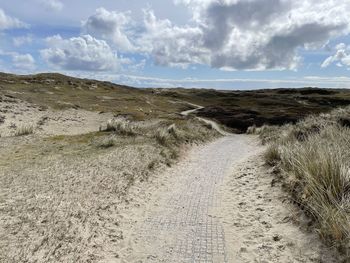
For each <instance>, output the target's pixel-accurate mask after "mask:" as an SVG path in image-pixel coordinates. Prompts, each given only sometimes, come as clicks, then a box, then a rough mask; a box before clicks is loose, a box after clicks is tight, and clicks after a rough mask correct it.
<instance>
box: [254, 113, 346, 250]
mask: <svg viewBox="0 0 350 263" xmlns="http://www.w3.org/2000/svg"><path fill="white" fill-rule="evenodd" d="M348 119H350V108H345V109H337V110H334V111H332V112H330V113H328V114H321V115H319V116H310V117H307V118H306V119H304V120H302V121H300V122H298V123H296V124H295V125H285V126H282V127H269V128H266V127H265V128H261V129H260V130H259V128H255V131H254V132H255V133H258V134H259V136H260V138H261V139H262V142H264V143H266V142H269V146H268V149H267V151H266V153H265V159H266V162H267V163H268V164H270V165H278V166H279V168H280V170H281V171H282V175H283V177H284V179H285V185H286V186H287V188H288V189H289V191H290V192H291V193H292V194H293V198H295V200H296V201H297V202H298V203H299V204H300V205H301V207H303V209H304V210H305V212H306V213H307V214H308V215H310V217H311V218H312V219H313V220H314V222H315V223H316V227H317V229H318V232H319V234H320V236H321V237H322V238H323V239H324V240H325V241H327V242H330V243H331V244H332V245H337V246H338V247H339V248H340V249H341V251H342V252H344V253H345V254H346V255H349V253H350V129H349V128H348V126H349V125H348V124H349V123H348V122H347V120H348ZM257 129H258V130H257Z"/></svg>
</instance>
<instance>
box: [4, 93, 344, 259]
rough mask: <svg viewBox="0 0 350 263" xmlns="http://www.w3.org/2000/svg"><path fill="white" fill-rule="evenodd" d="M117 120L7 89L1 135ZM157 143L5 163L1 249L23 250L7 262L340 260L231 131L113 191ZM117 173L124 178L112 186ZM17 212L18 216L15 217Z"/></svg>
mask: <svg viewBox="0 0 350 263" xmlns="http://www.w3.org/2000/svg"><path fill="white" fill-rule="evenodd" d="M193 106H196V105H193ZM198 107H199V106H198ZM195 110H198V109H195ZM195 110H191V111H189V112H188V113H187V114H190V113H193V112H195ZM185 115H186V114H185ZM111 117H112V115H111V114H108V113H103V114H98V113H94V112H87V111H84V110H81V109H69V110H64V111H54V110H51V109H42V108H40V107H38V106H35V105H32V104H30V103H27V102H23V101H20V100H18V99H15V98H11V97H6V96H0V134H1V136H2V137H7V136H12V135H13V134H14V133H15V131H16V129H17V127H19V126H21V125H33V126H34V127H35V131H34V133H35V134H37V135H38V136H41V135H44V136H46V135H61V134H62V135H74V134H83V133H87V132H92V131H97V130H98V129H99V126H100V125H103V124H105V123H106V122H107V120H108V119H110V118H111ZM210 124H212V125H213V127H214V128H215V129H217V130H219V131H221V129H220V127H219V126H216V125H215V123H210ZM222 133H223V134H225V135H227V133H225V132H224V131H222ZM31 138H32V137H31V136H29V137H23V138H16V137H9V138H1V140H2V141H1V142H3V140H6V142H5V141H4V142H3V144H2V146H4V145H5V146H6V145H7V144H8V143H14V142H15V141H17V140H31ZM6 143H7V144H6ZM130 147H131V146H130ZM123 149H124V148H123ZM158 150H159V149H155V148H154V147H153V148H152V147H150V146H149V147H148V146H147V147H146V146H142V147H140V148H135V149H133V150H132V151H130V150H128V149H127V146H126V148H125V149H124V150H123V151H120V150H119V151H115V152H106V154H103V155H101V156H99V158H98V159H96V158H95V157H93V156H92V157H91V158H88V159H86V158H80V157H77V158H76V159H74V158H73V159H72V158H69V159H67V158H66V159H64V158H63V157H62V159H60V158H59V159H52V158H51V157H50V156H47V157H45V158H46V159H45V158H43V160H42V162H41V163H37V164H36V166H35V167H30V168H28V167H27V166H25V164H20V163H19V164H18V165H16V167H14V169H12V170H8V171H0V177H1V178H2V179H1V178H0V179H1V180H2V191H1V194H0V212H1V213H0V215H2V216H0V236H2V238H1V241H0V248H1V249H3V250H1V249H0V250H1V251H3V252H4V251H5V252H4V253H7V255H5V256H6V257H4V258H6V259H9V258H12V259H20V260H15V261H12V262H217V263H224V262H265V263H266V262H338V261H337V260H335V259H334V257H333V254H332V251H330V250H329V249H327V248H326V247H324V246H322V244H321V243H320V241H319V240H318V237H317V235H316V234H315V233H310V232H307V231H306V230H305V229H303V227H302V226H303V225H304V224H303V222H301V223H298V222H297V221H298V220H300V218H301V217H300V215H299V214H298V213H297V212H298V211H297V209H296V208H295V207H294V206H293V205H291V204H289V203H288V202H287V200H289V197H288V196H287V195H286V194H285V193H284V192H283V191H282V189H281V187H280V186H279V185H275V186H274V187H272V186H271V181H272V179H273V177H272V176H271V174H270V173H269V172H268V171H267V170H266V168H265V167H264V166H263V165H262V161H261V157H260V154H261V151H262V147H260V146H258V145H257V142H256V141H255V139H254V138H253V137H250V136H246V135H228V136H225V137H223V138H220V139H218V140H215V141H214V142H212V143H209V144H207V145H204V146H195V147H192V148H191V149H190V150H186V149H184V151H183V155H182V157H181V159H180V160H179V162H178V163H177V164H176V165H175V166H173V167H171V168H167V169H166V170H165V171H164V169H163V170H160V171H159V172H158V173H156V174H154V175H153V176H151V177H150V179H149V181H146V182H137V183H135V185H134V186H133V187H132V188H131V189H130V191H128V193H127V194H126V195H125V196H123V198H120V196H119V195H117V194H116V193H118V192H123V191H122V189H123V187H125V185H124V184H127V183H128V180H129V179H128V178H129V177H128V175H129V174H132V173H136V174H140V176H141V175H142V173H143V171H145V170H146V169H147V166H148V164H149V163H151V162H152V158H156V157H157V156H158V155H159V153H157V151H158ZM131 153H132V154H131ZM150 153H152V154H150ZM51 159H52V160H51ZM116 160H119V161H118V162H116ZM130 163H134V164H136V165H135V167H138V168H137V171H128V170H130ZM22 165H23V167H24V168H23V169H22ZM126 171H127V172H126ZM81 175H84V176H82V177H81ZM115 178H118V180H119V181H120V185H119V184H118V185H114V184H113V183H112V182H114V181H115ZM24 184H25V187H24ZM67 185H68V186H69V187H67ZM38 189H41V190H40V192H38V191H39V190H38ZM52 189H56V190H55V191H53V190H52ZM77 189H81V190H79V191H80V192H79V191H77ZM97 193H99V199H97V196H96V197H95V196H94V195H95V194H97ZM100 193H103V196H102V198H101V194H100ZM82 196H83V198H82ZM48 200H49V201H48ZM47 211H48V212H47ZM72 214H73V217H72ZM18 216H20V218H19V219H18V222H17V221H14V220H12V219H13V218H17V217H18ZM72 218H73V219H72ZM47 222H48V223H47ZM18 225H21V227H18ZM72 226H73V227H72ZM77 237H79V238H77ZM57 240H58V241H59V242H58V241H57ZM56 241H57V242H58V243H54V242H56ZM310 244H311V245H310ZM53 248H54V249H53ZM1 251H0V252H1ZM16 251H21V253H17V252H16ZM1 256H2V255H0V259H1V258H2V257H1ZM0 261H1V260H0ZM3 262H11V261H3Z"/></svg>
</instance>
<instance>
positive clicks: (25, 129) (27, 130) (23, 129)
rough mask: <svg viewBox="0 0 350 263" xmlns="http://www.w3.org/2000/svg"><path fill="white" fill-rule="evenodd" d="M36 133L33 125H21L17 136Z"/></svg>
mask: <svg viewBox="0 0 350 263" xmlns="http://www.w3.org/2000/svg"><path fill="white" fill-rule="evenodd" d="M33 133H34V127H33V126H32V125H21V126H19V127H17V129H16V131H15V136H25V135H29V134H33Z"/></svg>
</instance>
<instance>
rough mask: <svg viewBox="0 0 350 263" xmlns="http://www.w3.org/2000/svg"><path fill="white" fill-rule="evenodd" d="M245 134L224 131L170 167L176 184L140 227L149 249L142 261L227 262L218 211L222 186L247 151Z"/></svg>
mask: <svg viewBox="0 0 350 263" xmlns="http://www.w3.org/2000/svg"><path fill="white" fill-rule="evenodd" d="M245 140H246V138H245V137H244V138H243V137H241V136H238V135H232V136H226V137H223V138H221V139H219V140H217V141H215V142H213V143H210V144H208V145H206V146H204V147H201V148H200V149H198V150H195V151H192V152H191V153H190V156H189V157H188V158H186V160H184V161H182V162H180V163H179V164H178V165H176V166H174V167H173V168H172V169H170V171H168V172H169V173H170V176H171V178H173V179H174V180H173V184H172V185H171V186H170V187H169V191H168V192H167V193H166V194H164V195H163V196H162V195H161V196H160V200H159V203H158V205H157V206H155V207H153V208H151V209H150V211H148V213H147V216H146V219H145V221H144V223H143V224H142V225H141V226H140V227H139V229H138V230H137V233H136V236H137V237H136V240H137V243H138V244H139V245H140V247H142V250H143V251H142V252H141V251H140V252H139V253H142V254H143V255H144V256H143V257H142V256H141V258H142V260H141V261H140V262H218V263H225V262H228V260H227V253H226V247H225V233H224V230H223V226H222V223H221V221H220V218H219V217H218V216H217V215H216V211H218V209H220V193H219V192H218V191H217V188H218V186H219V184H220V183H221V182H222V180H223V178H224V177H225V175H227V174H228V173H229V172H230V171H231V170H232V167H233V166H234V163H235V161H238V160H239V159H241V158H242V157H245V155H247V154H248V151H249V149H247V148H248V147H247V142H246V141H245ZM152 250H153V251H152ZM134 253H138V252H137V251H134Z"/></svg>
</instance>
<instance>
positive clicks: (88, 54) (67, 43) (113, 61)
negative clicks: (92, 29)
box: [41, 35, 118, 71]
mask: <svg viewBox="0 0 350 263" xmlns="http://www.w3.org/2000/svg"><path fill="white" fill-rule="evenodd" d="M46 42H47V44H48V45H49V47H50V48H47V49H44V50H41V56H42V58H43V59H44V60H45V61H46V62H47V63H49V64H51V65H53V66H55V67H58V68H60V69H65V70H85V71H110V70H114V69H116V68H117V66H118V63H117V55H116V54H115V53H114V52H113V51H112V49H111V48H110V46H109V45H108V44H107V43H106V42H105V41H104V40H98V39H96V38H94V37H92V36H90V35H83V36H80V37H73V38H69V39H63V38H62V37H61V36H60V35H57V36H53V37H49V38H47V39H46Z"/></svg>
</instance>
